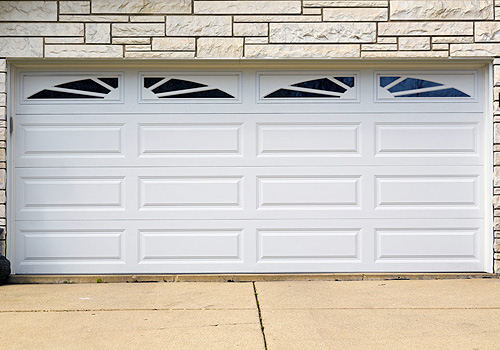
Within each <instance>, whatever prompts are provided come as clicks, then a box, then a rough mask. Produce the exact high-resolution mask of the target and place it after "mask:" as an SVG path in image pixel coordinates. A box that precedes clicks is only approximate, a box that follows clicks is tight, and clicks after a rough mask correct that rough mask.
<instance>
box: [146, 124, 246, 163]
mask: <svg viewBox="0 0 500 350" xmlns="http://www.w3.org/2000/svg"><path fill="white" fill-rule="evenodd" d="M139 129H140V131H139V135H140V141H139V144H140V146H139V147H140V151H139V152H140V155H141V156H148V157H154V156H162V155H167V156H175V155H179V156H182V155H188V156H192V155H198V156H203V155H222V156H224V155H233V156H234V155H240V154H241V144H242V125H241V124H157V125H141V126H139Z"/></svg>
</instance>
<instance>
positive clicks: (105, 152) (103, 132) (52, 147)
mask: <svg viewBox="0 0 500 350" xmlns="http://www.w3.org/2000/svg"><path fill="white" fill-rule="evenodd" d="M21 130H22V132H21V140H20V142H19V147H20V153H21V157H23V156H29V157H48V156H52V157H109V156H123V131H124V127H123V125H87V124H79V125H74V124H73V125H57V124H44V125H30V124H27V125H23V124H21Z"/></svg>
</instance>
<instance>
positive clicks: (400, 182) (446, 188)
mask: <svg viewBox="0 0 500 350" xmlns="http://www.w3.org/2000/svg"><path fill="white" fill-rule="evenodd" d="M375 181H376V185H377V193H376V196H377V208H387V207H393V208H396V207H420V208H422V207H429V208H446V207H449V208H452V207H461V208H464V209H465V208H468V209H475V208H477V207H478V205H479V197H480V188H479V185H478V184H479V175H477V176H442V175H441V176H439V175H438V176H436V175H434V176H429V175H423V176H408V175H406V176H405V175H402V176H377V177H376V179H375Z"/></svg>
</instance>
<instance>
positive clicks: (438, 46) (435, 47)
mask: <svg viewBox="0 0 500 350" xmlns="http://www.w3.org/2000/svg"><path fill="white" fill-rule="evenodd" d="M432 49H433V50H449V49H450V45H449V44H432Z"/></svg>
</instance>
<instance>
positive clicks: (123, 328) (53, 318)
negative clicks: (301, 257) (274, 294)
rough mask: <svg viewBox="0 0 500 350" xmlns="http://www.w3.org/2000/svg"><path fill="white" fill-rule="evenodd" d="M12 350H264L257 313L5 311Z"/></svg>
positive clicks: (1, 340) (1, 325)
mask: <svg viewBox="0 0 500 350" xmlns="http://www.w3.org/2000/svg"><path fill="white" fill-rule="evenodd" d="M0 344H1V345H0V348H1V349H6V350H30V349H36V350H80V349H81V350H89V349H100V350H110V349H117V350H118V349H119V350H129V349H130V350H132V349H133V350H138V349H140V350H149V349H151V350H158V349H162V350H164V349H167V350H168V349H173V350H174V349H175V350H179V349H189V350H198V349H200V350H210V349H214V350H224V349H228V350H233V349H249V350H254V349H255V350H263V349H264V342H263V338H262V334H261V330H260V323H259V317H258V313H257V311H256V310H167V311H165V310H157V311H151V310H148V311H144V310H141V311H94V312H80V311H76V312H74V311H73V312H56V311H50V312H0Z"/></svg>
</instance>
